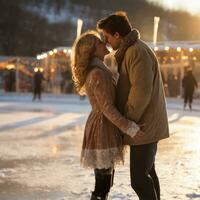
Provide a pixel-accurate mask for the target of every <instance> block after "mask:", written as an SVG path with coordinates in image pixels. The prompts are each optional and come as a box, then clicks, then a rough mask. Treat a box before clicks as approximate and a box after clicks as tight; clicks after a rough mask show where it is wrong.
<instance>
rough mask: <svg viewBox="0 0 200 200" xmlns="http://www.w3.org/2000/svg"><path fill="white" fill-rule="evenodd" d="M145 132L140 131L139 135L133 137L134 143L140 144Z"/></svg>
mask: <svg viewBox="0 0 200 200" xmlns="http://www.w3.org/2000/svg"><path fill="white" fill-rule="evenodd" d="M144 134H145V133H144V132H143V131H141V130H139V131H138V132H137V133H136V135H135V136H134V137H133V141H134V142H139V141H140V140H141V139H142V137H143V136H144Z"/></svg>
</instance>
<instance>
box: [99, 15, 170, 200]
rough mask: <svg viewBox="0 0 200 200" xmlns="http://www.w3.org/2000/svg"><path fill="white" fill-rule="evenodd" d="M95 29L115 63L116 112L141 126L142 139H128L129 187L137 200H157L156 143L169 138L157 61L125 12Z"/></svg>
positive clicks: (158, 191)
mask: <svg viewBox="0 0 200 200" xmlns="http://www.w3.org/2000/svg"><path fill="white" fill-rule="evenodd" d="M97 28H98V29H100V30H102V31H103V34H104V37H105V40H106V42H107V43H109V44H110V45H111V46H112V48H113V50H117V51H116V53H115V58H116V61H117V63H118V72H119V75H120V76H119V80H118V84H117V105H118V109H119V110H120V111H121V112H122V114H124V115H125V116H126V117H127V118H129V119H131V120H133V121H135V122H136V123H138V124H143V125H144V126H143V127H142V131H144V133H145V135H144V136H143V138H140V139H139V138H136V137H135V138H134V139H131V138H130V137H128V136H125V135H124V142H125V144H129V145H130V172H131V186H132V188H133V189H134V190H135V192H136V193H137V195H138V197H139V199H140V200H160V186H159V180H158V177H157V174H156V171H155V164H154V163H155V156H156V151H157V143H158V141H159V140H161V139H164V138H168V137H169V130H168V120H167V112H166V104H165V97H164V90H163V85H162V78H161V73H160V70H159V64H158V60H157V58H156V56H155V54H154V53H153V51H152V50H151V49H150V48H149V47H148V46H147V45H146V44H145V43H144V42H143V41H142V40H140V35H139V32H138V31H137V30H136V29H133V30H132V27H131V25H130V22H129V20H128V17H127V15H126V13H124V12H117V13H114V14H112V15H110V16H109V17H107V18H104V19H101V20H100V21H99V22H98V24H97Z"/></svg>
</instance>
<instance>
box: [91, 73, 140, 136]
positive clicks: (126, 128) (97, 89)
mask: <svg viewBox="0 0 200 200" xmlns="http://www.w3.org/2000/svg"><path fill="white" fill-rule="evenodd" d="M105 73H106V72H104V71H103V70H101V69H95V70H93V72H92V74H91V76H90V87H91V89H92V91H93V94H94V96H95V99H96V102H97V104H98V105H99V107H100V109H101V111H102V112H103V114H104V116H105V117H106V118H107V119H108V120H110V121H111V122H112V123H113V124H114V125H115V126H117V127H118V128H119V129H120V130H121V131H122V132H124V133H125V134H127V135H129V136H131V137H134V136H135V134H136V133H137V132H138V131H139V130H140V128H139V126H138V125H137V124H136V123H135V122H133V121H130V120H128V119H126V118H125V117H124V116H122V115H121V113H120V112H119V111H118V110H117V109H116V107H115V105H114V102H113V99H112V98H111V92H112V91H111V87H110V84H111V83H110V81H111V80H110V79H108V77H107V76H106V74H105Z"/></svg>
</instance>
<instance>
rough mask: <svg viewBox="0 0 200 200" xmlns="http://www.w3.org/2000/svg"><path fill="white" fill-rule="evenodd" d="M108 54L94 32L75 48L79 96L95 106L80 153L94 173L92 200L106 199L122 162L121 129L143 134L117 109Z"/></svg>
mask: <svg viewBox="0 0 200 200" xmlns="http://www.w3.org/2000/svg"><path fill="white" fill-rule="evenodd" d="M108 53H109V51H108V50H107V48H106V45H105V44H104V43H103V42H102V41H101V40H100V37H99V35H98V33H97V32H94V31H90V32H86V33H84V34H83V35H82V36H81V37H80V38H79V39H78V41H77V42H76V43H75V45H74V58H73V63H72V74H73V80H74V83H75V86H76V89H77V91H78V93H79V94H85V93H86V94H87V95H88V98H89V101H90V104H91V106H92V111H91V113H90V115H89V117H88V120H87V123H86V126H85V132H84V139H83V146H82V152H81V164H82V165H83V166H84V167H86V168H93V169H94V172H95V189H94V192H92V197H91V200H97V199H100V200H106V199H107V196H108V193H109V190H110V188H111V187H112V182H113V176H114V167H115V165H116V164H120V163H123V149H124V148H123V143H122V136H121V135H120V133H119V131H118V129H120V130H121V131H122V132H124V134H128V135H130V136H131V137H132V138H133V137H135V136H136V137H137V138H138V137H141V136H142V135H143V133H142V132H141V131H140V127H139V126H138V125H137V124H135V123H134V122H132V121H130V120H128V119H126V118H124V117H123V116H122V115H121V114H120V113H119V111H118V110H117V109H116V108H115V85H116V82H115V80H114V78H113V76H112V73H111V71H110V70H109V69H108V68H107V67H106V66H105V65H104V64H103V60H104V56H105V55H106V54H108Z"/></svg>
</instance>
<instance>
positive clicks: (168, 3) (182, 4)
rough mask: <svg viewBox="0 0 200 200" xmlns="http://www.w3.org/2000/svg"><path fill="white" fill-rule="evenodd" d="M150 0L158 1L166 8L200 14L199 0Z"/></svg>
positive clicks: (151, 0) (150, 0) (152, 0)
mask: <svg viewBox="0 0 200 200" xmlns="http://www.w3.org/2000/svg"><path fill="white" fill-rule="evenodd" d="M148 1H149V2H153V3H157V4H159V5H161V6H163V7H164V8H166V9H172V10H184V11H187V12H189V13H191V14H192V15H200V1H199V0H148Z"/></svg>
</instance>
